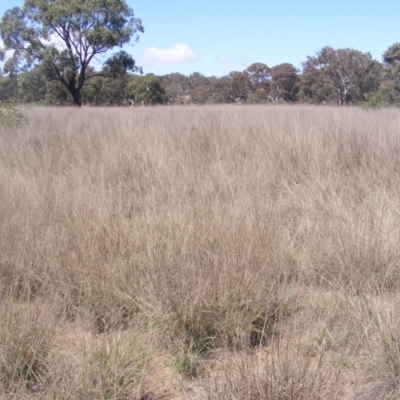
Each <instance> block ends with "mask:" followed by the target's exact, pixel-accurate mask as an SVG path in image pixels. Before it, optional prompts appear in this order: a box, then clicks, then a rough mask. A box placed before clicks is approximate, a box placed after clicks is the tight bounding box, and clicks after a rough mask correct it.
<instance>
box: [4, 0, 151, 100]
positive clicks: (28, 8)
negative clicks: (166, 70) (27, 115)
mask: <svg viewBox="0 0 400 400" xmlns="http://www.w3.org/2000/svg"><path fill="white" fill-rule="evenodd" d="M139 32H144V29H143V26H142V23H141V20H140V19H137V18H135V17H134V12H133V10H132V9H131V8H129V7H128V6H127V4H126V2H125V0H25V3H24V6H23V8H22V9H21V8H19V7H15V8H12V9H10V10H7V11H6V13H5V14H4V16H3V18H2V20H1V22H0V33H1V38H2V39H3V42H4V45H5V50H14V55H13V57H11V58H9V59H8V60H7V62H6V64H5V66H4V70H5V71H6V72H13V73H16V72H19V71H26V70H29V69H31V68H33V67H37V66H40V67H41V68H42V69H43V71H44V74H45V76H46V79H47V80H50V81H51V80H54V81H59V82H60V83H61V84H62V85H63V86H64V88H65V89H66V90H67V91H68V93H69V94H70V96H71V97H72V100H73V102H74V103H75V104H76V105H78V106H80V105H81V104H82V96H81V92H82V89H83V87H84V86H86V85H88V84H90V80H91V79H93V78H94V77H97V76H116V75H117V74H119V73H124V72H127V71H129V70H130V71H135V70H137V67H136V65H135V61H134V60H133V58H132V57H131V56H130V55H128V54H127V53H126V52H124V51H120V52H119V53H118V54H116V55H114V56H112V57H111V58H110V59H109V60H107V61H106V62H105V63H104V68H103V71H101V72H97V71H95V70H93V69H89V68H88V67H89V65H90V64H91V63H93V62H94V61H95V60H98V58H97V57H98V56H101V55H104V54H105V53H107V52H109V51H110V50H111V49H113V48H114V47H122V46H123V45H125V44H127V43H129V42H130V41H131V40H134V41H135V40H136V41H137V40H138V33H139Z"/></svg>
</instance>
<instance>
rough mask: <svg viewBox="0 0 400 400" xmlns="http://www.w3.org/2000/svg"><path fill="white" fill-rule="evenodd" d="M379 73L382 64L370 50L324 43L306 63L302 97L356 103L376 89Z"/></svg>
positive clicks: (340, 102)
mask: <svg viewBox="0 0 400 400" xmlns="http://www.w3.org/2000/svg"><path fill="white" fill-rule="evenodd" d="M379 74H380V64H379V63H378V62H377V61H374V60H373V59H372V57H371V54H370V53H362V52H360V51H358V50H353V49H337V50H335V49H333V48H332V47H324V48H322V49H321V50H320V51H319V52H317V55H316V57H308V58H307V60H306V61H305V62H304V63H303V74H302V81H301V86H302V93H303V97H305V98H306V99H307V98H309V100H310V101H312V102H315V101H316V99H318V102H319V101H321V100H325V101H329V100H331V99H335V101H336V102H337V103H338V104H339V105H345V104H350V103H355V102H357V101H359V100H362V99H363V96H364V95H365V94H366V93H368V92H372V91H374V90H376V88H377V85H379ZM324 97H325V98H324Z"/></svg>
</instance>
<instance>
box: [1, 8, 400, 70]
mask: <svg viewBox="0 0 400 400" xmlns="http://www.w3.org/2000/svg"><path fill="white" fill-rule="evenodd" d="M127 3H128V4H129V6H130V7H131V8H133V10H134V11H135V16H136V17H138V18H141V20H142V22H143V25H144V28H145V33H144V34H141V35H140V40H139V42H138V43H136V44H134V45H133V46H131V45H130V46H128V47H126V48H125V50H126V51H127V52H129V53H131V54H132V55H133V57H134V58H135V59H136V61H137V63H138V65H141V66H142V67H143V70H144V73H155V74H157V75H163V74H167V73H171V72H180V73H183V74H185V75H189V74H191V73H192V72H200V73H202V74H204V75H207V76H211V75H216V76H223V75H226V74H228V73H229V72H230V71H242V70H244V69H245V68H247V67H248V66H249V65H250V64H252V63H253V62H262V63H265V64H267V65H268V66H270V67H272V66H274V65H278V64H280V63H283V62H289V63H292V64H293V65H295V66H297V67H300V65H301V61H303V60H304V59H305V58H306V57H307V56H310V55H311V56H312V55H315V53H316V52H317V51H318V50H319V49H321V48H322V47H324V46H331V47H333V48H354V49H357V50H360V51H362V52H370V53H371V55H372V57H373V58H375V59H377V60H379V61H381V56H382V53H383V52H384V51H385V50H386V49H387V48H388V47H389V46H390V45H392V44H393V43H395V42H400V27H399V23H398V20H399V16H400V1H398V0H363V1H361V0H335V1H332V0H331V1H321V0H274V1H270V0H264V1H261V0H247V1H242V0H195V1H190V0H127ZM22 5H23V0H1V4H0V15H1V16H2V15H3V13H4V12H5V10H6V9H8V8H12V7H14V6H19V7H21V6H22Z"/></svg>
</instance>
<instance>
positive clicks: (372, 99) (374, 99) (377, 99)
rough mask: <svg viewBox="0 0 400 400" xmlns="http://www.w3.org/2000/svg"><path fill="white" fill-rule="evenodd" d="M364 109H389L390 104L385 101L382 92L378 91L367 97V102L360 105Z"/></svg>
mask: <svg viewBox="0 0 400 400" xmlns="http://www.w3.org/2000/svg"><path fill="white" fill-rule="evenodd" d="M360 105H361V107H363V108H383V107H387V106H388V105H389V103H388V102H387V101H386V100H385V96H384V94H383V92H382V91H376V92H373V93H370V94H368V95H367V96H366V100H365V101H362V102H361V103H360Z"/></svg>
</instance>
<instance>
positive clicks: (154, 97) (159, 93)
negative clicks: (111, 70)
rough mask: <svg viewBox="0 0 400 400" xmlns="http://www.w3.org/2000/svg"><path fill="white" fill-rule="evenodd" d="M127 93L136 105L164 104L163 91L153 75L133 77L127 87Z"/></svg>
mask: <svg viewBox="0 0 400 400" xmlns="http://www.w3.org/2000/svg"><path fill="white" fill-rule="evenodd" d="M128 93H129V95H130V96H132V97H133V98H134V100H135V103H136V104H145V105H148V104H162V103H165V100H166V99H165V90H164V88H163V87H162V86H161V83H160V81H159V80H158V79H157V78H156V77H155V76H154V75H146V76H138V75H137V76H134V77H133V78H132V80H131V81H130V82H129V85H128Z"/></svg>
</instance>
